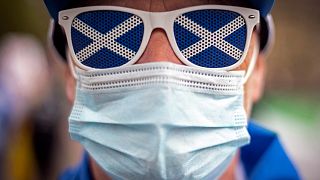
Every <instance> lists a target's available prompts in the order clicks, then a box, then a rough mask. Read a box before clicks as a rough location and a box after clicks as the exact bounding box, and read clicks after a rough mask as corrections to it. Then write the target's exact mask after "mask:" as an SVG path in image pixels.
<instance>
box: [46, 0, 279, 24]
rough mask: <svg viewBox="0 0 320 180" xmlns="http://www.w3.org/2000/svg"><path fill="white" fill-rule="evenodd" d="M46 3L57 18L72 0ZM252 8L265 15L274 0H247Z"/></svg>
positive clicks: (47, 0) (51, 13) (54, 17)
mask: <svg viewBox="0 0 320 180" xmlns="http://www.w3.org/2000/svg"><path fill="white" fill-rule="evenodd" d="M43 1H44V3H45V4H46V6H47V8H48V11H49V13H50V15H51V17H52V18H53V19H54V20H58V14H59V11H61V10H64V9H68V8H69V7H70V3H71V2H72V1H74V0H43ZM249 1H250V3H251V5H252V8H254V9H257V10H259V11H260V15H261V16H262V17H266V16H267V14H268V13H269V12H270V10H271V9H272V6H273V3H274V1H275V0H249Z"/></svg>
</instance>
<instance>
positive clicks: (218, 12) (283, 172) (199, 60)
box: [44, 0, 299, 180]
mask: <svg viewBox="0 0 320 180" xmlns="http://www.w3.org/2000/svg"><path fill="white" fill-rule="evenodd" d="M44 2H45V4H46V6H47V8H48V11H49V13H50V15H51V17H52V18H53V21H52V29H51V31H50V32H51V40H52V44H53V46H52V47H53V48H54V49H55V50H56V51H57V52H58V53H59V54H60V55H61V56H62V57H63V59H64V60H65V62H66V64H68V65H69V67H70V68H69V69H68V74H69V77H72V78H69V80H68V82H67V85H66V86H67V91H66V93H67V96H68V99H69V100H70V101H72V102H74V105H73V109H72V112H71V114H70V117H69V132H70V135H71V138H72V139H74V140H76V141H78V142H80V143H81V144H82V145H83V147H84V149H85V150H86V151H85V153H84V155H83V160H82V161H81V163H80V164H79V166H77V167H74V168H71V169H68V170H67V171H66V172H65V173H64V174H62V176H61V179H83V180H84V179H299V175H298V172H297V170H296V169H295V167H294V165H293V163H292V162H291V161H290V159H289V158H288V156H287V155H286V153H285V150H284V149H283V147H282V146H281V144H280V141H279V139H278V137H277V135H276V134H275V133H273V132H270V131H268V130H266V129H264V128H262V127H260V126H258V125H256V124H254V123H253V122H252V121H251V120H248V119H249V118H247V117H250V113H251V108H252V106H253V104H254V103H255V102H257V101H258V100H259V99H260V98H261V96H262V92H263V85H264V76H265V66H266V65H265V64H266V62H265V57H266V54H267V51H268V49H270V47H271V45H270V44H271V40H272V36H273V35H272V31H271V29H272V28H271V24H270V23H271V20H270V16H271V15H270V10H271V8H272V6H273V3H274V0H247V1H240V0H209V1H203V0H171V1H165V0H135V1H133V0H117V1H115V0H94V1H92V0H91V1H89V0H81V1H72V0H67V1H66V0H64V1H62V0H44Z"/></svg>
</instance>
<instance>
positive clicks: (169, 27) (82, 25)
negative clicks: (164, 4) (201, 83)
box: [59, 5, 259, 70]
mask: <svg viewBox="0 0 320 180" xmlns="http://www.w3.org/2000/svg"><path fill="white" fill-rule="evenodd" d="M59 24H60V25H61V26H62V27H63V28H64V30H65V33H66V36H67V42H68V46H69V50H70V52H71V56H72V58H73V60H74V63H75V64H76V65H77V66H78V67H80V68H82V69H84V70H93V69H107V68H113V67H119V66H126V65H131V64H134V63H135V62H136V61H137V60H138V59H139V58H140V57H141V55H142V54H143V52H144V50H145V48H146V47H147V44H148V41H149V39H150V36H151V33H152V31H153V30H154V29H156V28H161V29H163V30H164V31H165V32H166V35H167V37H168V39H169V42H170V45H171V47H172V49H173V51H174V52H175V54H176V56H177V57H178V58H179V59H180V60H181V61H182V62H183V63H184V64H186V65H188V66H193V67H200V68H206V69H216V70H230V69H234V68H236V67H238V66H239V65H240V64H241V63H242V62H243V60H244V59H245V57H246V54H247V52H248V48H249V44H250V39H251V35H252V32H253V29H254V27H255V26H256V25H258V24H259V11H257V10H254V9H249V8H243V7H234V6H222V5H203V6H193V7H189V8H184V9H178V10H174V11H167V12H148V11H141V10H136V9H131V8H124V7H116V6H90V7H82V8H74V9H68V10H63V11H60V13H59Z"/></svg>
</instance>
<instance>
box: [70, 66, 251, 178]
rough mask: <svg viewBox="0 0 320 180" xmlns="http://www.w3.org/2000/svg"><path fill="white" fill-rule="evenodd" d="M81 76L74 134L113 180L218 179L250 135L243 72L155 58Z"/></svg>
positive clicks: (72, 126)
mask: <svg viewBox="0 0 320 180" xmlns="http://www.w3.org/2000/svg"><path fill="white" fill-rule="evenodd" d="M77 76H78V82H77V91H76V100H75V104H74V107H73V110H72V113H71V115H70V118H69V125H70V129H69V131H70V134H71V137H72V138H73V139H75V140H77V141H79V142H80V143H81V144H82V145H83V146H84V147H85V149H86V150H87V151H88V152H89V153H90V155H91V156H92V157H93V158H94V160H95V161H96V162H97V163H98V164H99V165H100V166H101V167H102V168H103V169H104V170H105V171H106V172H107V174H108V175H109V176H110V177H112V178H113V179H215V178H218V177H219V176H220V175H221V174H222V173H223V172H224V171H225V170H226V168H227V167H228V165H229V164H230V162H231V160H232V158H233V157H234V155H235V153H236V151H237V149H238V148H239V147H241V146H243V145H245V144H248V143H249V141H250V136H249V134H248V132H247V129H246V125H247V118H246V113H245V110H244V107H243V85H242V83H243V77H244V73H243V72H225V71H220V72H219V71H218V72H212V71H207V70H203V69H199V68H194V67H187V66H182V65H176V64H172V63H168V62H158V63H147V64H139V65H132V66H127V67H119V68H113V69H108V70H101V71H94V72H88V71H86V72H84V71H80V70H77Z"/></svg>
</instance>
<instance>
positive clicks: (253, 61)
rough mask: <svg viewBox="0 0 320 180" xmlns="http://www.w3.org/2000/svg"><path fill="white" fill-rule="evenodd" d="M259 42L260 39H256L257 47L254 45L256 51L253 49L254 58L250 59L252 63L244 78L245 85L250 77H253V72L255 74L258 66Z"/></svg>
mask: <svg viewBox="0 0 320 180" xmlns="http://www.w3.org/2000/svg"><path fill="white" fill-rule="evenodd" d="M259 44H260V42H259V40H258V38H256V40H255V45H254V49H253V52H252V56H251V59H250V62H249V67H248V70H247V71H246V74H245V76H244V78H243V84H245V83H246V82H247V81H248V79H249V77H250V76H251V74H252V72H253V69H254V67H255V65H256V61H257V59H258V55H259Z"/></svg>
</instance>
